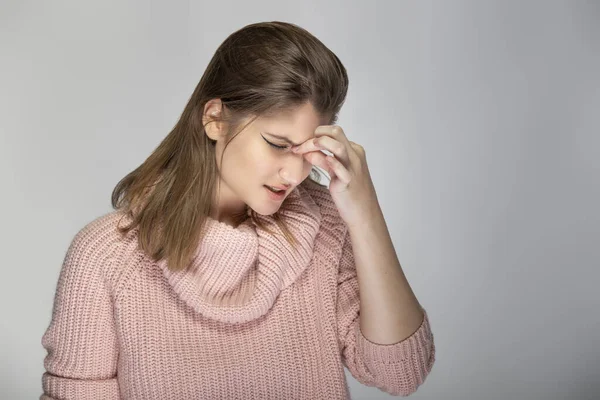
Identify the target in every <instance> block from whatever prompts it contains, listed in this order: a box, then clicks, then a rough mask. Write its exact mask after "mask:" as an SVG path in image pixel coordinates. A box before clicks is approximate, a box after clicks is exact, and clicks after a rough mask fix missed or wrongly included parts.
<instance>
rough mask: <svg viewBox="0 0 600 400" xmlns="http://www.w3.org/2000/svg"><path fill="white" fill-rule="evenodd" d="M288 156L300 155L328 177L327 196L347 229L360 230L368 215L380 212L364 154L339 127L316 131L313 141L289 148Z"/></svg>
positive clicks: (331, 126)
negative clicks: (329, 196)
mask: <svg viewBox="0 0 600 400" xmlns="http://www.w3.org/2000/svg"><path fill="white" fill-rule="evenodd" d="M321 150H327V151H329V152H331V153H332V154H333V155H332V156H329V155H326V154H325V153H323V152H321ZM292 152H294V153H296V154H302V156H303V157H304V158H306V160H308V161H309V162H310V163H311V164H313V165H316V166H318V167H321V168H323V169H324V170H326V171H327V173H328V174H329V176H330V177H331V182H330V184H329V192H330V193H331V197H332V199H333V201H334V203H335V205H336V207H337V209H338V212H339V214H340V217H341V218H342V219H343V220H344V222H345V223H346V225H348V226H349V227H350V226H352V227H355V226H356V227H358V226H361V224H362V223H364V221H365V219H368V218H369V217H370V214H372V213H373V212H375V211H379V210H380V208H379V202H378V200H377V194H376V193H375V187H374V185H373V181H372V180H371V175H370V173H369V168H368V167H367V159H366V155H365V150H364V148H363V147H362V146H361V145H359V144H356V143H354V142H351V141H349V140H348V138H347V137H346V134H345V133H344V131H343V130H342V128H341V127H340V126H338V125H321V126H319V127H317V129H316V130H315V137H314V138H311V139H309V140H307V141H306V142H304V143H302V144H300V145H298V146H295V147H292Z"/></svg>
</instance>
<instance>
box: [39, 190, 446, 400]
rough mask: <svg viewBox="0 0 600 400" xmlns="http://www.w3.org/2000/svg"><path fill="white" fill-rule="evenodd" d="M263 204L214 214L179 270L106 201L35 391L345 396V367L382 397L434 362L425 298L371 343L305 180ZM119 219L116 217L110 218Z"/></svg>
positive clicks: (338, 241) (68, 395)
mask: <svg viewBox="0 0 600 400" xmlns="http://www.w3.org/2000/svg"><path fill="white" fill-rule="evenodd" d="M281 213H282V216H283V218H284V219H285V220H286V222H287V224H288V226H289V227H290V229H291V230H292V232H293V233H294V235H295V236H296V238H297V239H298V240H299V241H300V246H299V248H298V251H296V250H295V249H294V247H292V246H291V245H290V244H289V243H288V242H287V241H286V240H285V238H284V237H283V234H282V232H281V230H280V229H279V228H278V227H277V225H276V224H275V222H274V220H273V218H272V217H271V216H260V215H259V218H260V219H261V220H262V221H263V222H264V223H265V224H266V225H267V226H268V227H270V228H271V229H273V230H274V231H275V232H274V233H273V234H271V233H268V232H266V231H265V230H263V229H261V228H260V227H258V226H257V225H255V224H254V223H253V222H252V220H251V219H250V218H248V219H247V220H246V221H245V222H243V223H242V224H241V225H239V226H238V227H236V228H234V227H232V226H229V225H227V224H225V223H221V222H219V221H216V220H214V219H212V218H210V219H209V220H208V223H207V225H206V226H205V231H204V234H205V236H203V239H202V241H201V243H199V245H198V247H197V251H196V253H195V256H194V258H193V260H192V265H191V266H190V268H189V269H187V270H185V271H178V272H173V271H170V270H169V269H168V268H167V264H166V261H165V260H162V261H159V262H154V261H153V260H152V259H151V258H150V257H149V256H147V255H145V254H143V253H142V252H141V251H140V249H139V248H138V246H137V233H138V231H137V229H134V230H132V231H131V232H129V234H128V235H127V236H125V237H124V238H122V237H121V236H120V234H119V233H118V231H117V225H118V224H123V223H126V222H129V221H128V220H127V217H126V216H124V215H123V214H122V213H121V212H118V211H112V212H110V213H107V214H105V215H103V216H101V217H98V218H96V219H95V220H93V221H91V222H90V223H88V224H87V225H86V226H85V227H83V228H82V229H81V230H80V231H79V232H78V233H77V234H76V235H75V237H74V239H73V241H72V242H71V244H70V246H69V248H68V250H67V252H66V256H65V258H64V261H63V265H62V269H61V271H60V276H59V278H58V284H57V287H56V295H55V298H54V307H53V310H52V318H51V321H50V325H49V327H48V329H47V330H46V332H45V334H44V335H43V337H42V341H41V342H42V345H43V346H44V348H45V349H46V350H47V356H46V357H45V359H44V367H45V369H46V372H45V373H44V374H43V376H42V390H43V394H42V395H41V396H40V399H42V400H50V399H61V400H70V399H77V400H88V399H130V400H153V399H160V400H184V399H228V400H229V399H263V400H264V399H310V400H315V399H328V400H333V399H349V398H350V393H349V389H348V385H347V382H346V377H345V375H344V366H346V367H347V368H348V370H349V371H350V373H351V374H352V376H354V377H355V378H356V379H357V380H358V381H359V382H361V383H363V384H364V385H367V386H372V387H377V388H379V389H380V390H382V391H384V392H387V393H389V394H392V395H399V396H407V395H409V394H411V393H413V392H415V391H416V390H417V388H418V387H419V386H420V385H421V384H422V383H423V382H424V380H425V378H426V376H427V375H428V374H429V372H430V371H431V369H432V367H433V364H434V361H435V344H434V340H433V334H432V332H431V328H430V325H429V320H428V316H427V313H426V311H425V310H423V311H424V313H425V318H424V319H423V322H422V324H421V326H420V327H419V328H418V329H417V331H416V332H414V333H413V334H412V335H411V336H410V337H408V338H407V339H405V340H403V341H401V342H398V343H396V344H390V345H384V344H377V343H373V342H370V341H369V340H367V339H366V338H365V337H364V336H363V335H362V332H361V330H360V325H359V306H360V297H359V286H358V281H357V276H356V268H355V265H354V256H353V253H352V246H351V242H350V237H349V234H348V229H347V227H346V225H345V224H344V222H343V221H342V220H341V218H340V216H339V214H338V212H337V209H336V207H335V204H334V203H333V201H332V199H331V195H330V193H329V190H328V189H327V188H326V187H322V186H319V185H318V184H316V183H313V182H312V181H310V180H309V179H307V180H305V181H304V182H303V183H302V184H301V185H300V186H298V187H296V188H295V189H294V190H293V191H292V192H291V193H290V194H289V195H288V198H287V199H286V200H285V201H284V203H283V204H282V206H281ZM121 218H123V219H122V220H121V221H120V219H121Z"/></svg>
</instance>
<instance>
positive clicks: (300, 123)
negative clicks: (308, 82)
mask: <svg viewBox="0 0 600 400" xmlns="http://www.w3.org/2000/svg"><path fill="white" fill-rule="evenodd" d="M327 122H328V118H326V117H325V116H322V115H319V114H318V113H317V112H316V111H315V109H314V108H313V107H312V105H311V104H310V103H307V104H305V105H303V106H301V107H298V108H295V109H293V110H287V111H282V112H278V113H275V114H274V115H270V116H267V117H261V118H259V119H258V120H257V125H258V127H259V128H260V129H261V130H263V132H265V133H268V134H271V136H279V137H282V138H285V139H288V141H291V142H295V143H302V142H304V141H306V140H308V139H310V138H311V137H313V136H314V132H315V129H317V127H318V126H320V125H325V124H327Z"/></svg>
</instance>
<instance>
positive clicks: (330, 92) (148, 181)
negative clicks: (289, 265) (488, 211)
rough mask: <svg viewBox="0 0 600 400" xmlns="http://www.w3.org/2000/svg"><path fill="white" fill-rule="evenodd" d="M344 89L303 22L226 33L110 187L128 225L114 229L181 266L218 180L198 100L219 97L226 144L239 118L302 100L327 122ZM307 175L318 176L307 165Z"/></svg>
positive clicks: (332, 59) (331, 57) (336, 65)
mask: <svg viewBox="0 0 600 400" xmlns="http://www.w3.org/2000/svg"><path fill="white" fill-rule="evenodd" d="M347 91H348V75H347V73H346V69H345V68H344V66H343V65H342V63H341V61H340V60H339V59H338V57H337V56H336V55H335V54H334V53H333V52H332V51H331V50H329V49H328V48H327V47H326V46H325V45H324V44H323V43H322V42H321V41H320V40H319V39H317V38H316V37H315V36H313V35H312V34H310V33H309V32H308V31H306V30H305V29H303V28H301V27H299V26H297V25H294V24H291V23H285V22H279V21H271V22H261V23H254V24H250V25H247V26H245V27H243V28H241V29H240V30H238V31H236V32H234V33H232V34H231V35H230V36H229V37H227V38H226V39H225V41H224V42H223V43H222V44H221V45H220V46H219V48H218V49H217V50H216V52H215V54H214V56H213V58H212V59H211V60H210V62H209V64H208V66H207V68H206V70H205V72H204V74H203V75H202V78H201V79H200V82H199V83H198V85H197V86H196V88H195V90H194V92H193V93H192V95H191V97H190V99H189V101H188V103H187V105H186V106H185V109H184V110H183V113H182V114H181V117H180V118H179V121H178V122H177V123H176V124H175V127H174V128H173V129H172V130H171V132H170V133H169V134H168V135H167V136H166V137H165V138H164V139H163V140H162V142H161V143H160V144H159V145H158V147H157V148H156V149H155V150H154V151H153V152H152V154H150V156H149V157H148V158H147V159H146V160H145V161H144V162H143V163H142V164H141V165H140V166H138V167H137V168H136V169H135V170H133V171H131V172H130V173H129V174H127V175H126V176H125V177H124V178H123V179H121V180H120V181H119V183H118V184H117V185H116V187H115V188H114V190H113V193H112V206H113V208H114V209H117V210H122V211H123V212H125V213H126V214H127V215H128V216H129V217H131V223H130V225H128V226H126V227H119V231H120V232H121V233H123V234H126V233H127V232H129V231H130V230H131V229H134V228H136V227H138V228H139V233H138V243H139V247H140V249H142V250H143V251H144V252H145V253H146V254H149V255H150V256H151V257H152V258H153V259H154V260H155V261H158V260H160V259H162V258H164V257H166V258H167V259H168V261H169V262H168V267H169V268H170V269H171V270H173V271H177V270H182V269H185V268H186V267H187V266H188V265H189V263H190V261H191V259H192V257H193V254H194V252H195V250H196V247H197V245H198V242H199V240H200V239H201V234H202V227H203V226H204V223H205V220H206V218H207V216H208V215H210V210H211V207H213V194H214V190H215V185H216V183H217V181H218V168H217V163H216V153H215V145H214V143H215V142H214V141H213V140H212V139H210V138H209V137H208V136H207V135H206V134H205V131H204V126H203V123H202V117H203V115H204V108H205V107H204V106H205V105H206V103H207V102H208V101H209V100H211V99H220V100H221V102H222V107H223V112H222V113H221V118H223V121H224V122H226V125H227V138H228V140H227V142H226V143H227V144H228V143H229V142H230V141H231V140H232V139H233V138H234V137H235V136H236V135H237V133H239V132H240V131H241V130H243V129H244V128H245V126H246V125H243V126H242V128H241V129H239V128H240V126H241V125H242V122H245V121H247V120H249V122H247V123H250V122H252V121H253V120H254V119H255V118H257V117H262V116H265V117H269V116H273V115H276V114H278V113H281V112H286V111H290V110H293V109H295V108H296V107H299V106H301V105H303V104H305V103H306V102H310V103H311V104H312V106H313V107H314V109H315V110H316V112H317V113H318V114H319V115H320V116H323V117H325V118H328V120H329V124H330V125H333V124H335V122H336V121H337V114H338V113H339V110H340V109H341V107H342V105H343V103H344V101H345V98H346V93H347ZM225 111H226V112H225ZM235 131H238V132H237V133H236V134H233V132H235ZM225 147H226V146H225ZM221 160H222V158H221ZM310 176H311V177H312V178H313V179H311V180H312V181H314V182H316V183H319V182H320V179H319V175H318V173H317V174H315V169H314V168H313V169H312V170H311V175H310ZM250 211H251V214H250V216H251V218H252V220H253V221H254V222H256V223H257V224H258V225H259V226H261V227H263V224H261V223H260V221H258V219H257V218H256V216H255V215H254V212H253V211H252V210H250ZM273 218H274V220H275V221H276V223H277V225H278V226H279V227H280V228H281V230H282V231H283V232H284V235H285V237H286V239H287V240H288V241H289V242H290V243H293V244H297V241H296V238H294V237H293V236H292V235H291V234H290V231H289V229H288V228H287V227H286V226H285V224H284V222H283V221H282V220H281V219H280V215H279V213H278V212H276V213H275V214H273Z"/></svg>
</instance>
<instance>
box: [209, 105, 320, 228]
mask: <svg viewBox="0 0 600 400" xmlns="http://www.w3.org/2000/svg"><path fill="white" fill-rule="evenodd" d="M220 111H221V103H220V102H218V100H217V101H215V102H213V103H211V102H209V103H207V104H206V107H205V116H207V115H208V116H210V115H211V114H213V115H215V113H216V115H217V116H218V115H219V113H220ZM326 123H327V121H326V120H325V119H324V118H321V117H319V116H318V115H317V113H316V112H315V110H314V108H313V107H312V105H311V104H310V103H306V104H305V105H303V106H301V107H299V108H297V109H295V110H294V111H293V112H290V113H285V114H283V113H282V114H280V115H277V116H275V117H270V118H257V119H255V120H254V121H253V122H252V123H250V124H249V125H247V126H246V127H245V128H244V130H242V131H241V132H240V133H238V134H237V136H235V138H234V139H233V140H232V141H231V142H230V143H229V144H228V145H227V148H226V149H225V152H224V156H223V164H221V162H220V161H221V155H222V154H223V149H224V147H225V137H224V136H223V135H224V133H225V132H224V129H223V128H222V127H220V126H219V125H218V124H216V123H210V124H208V125H207V126H206V134H207V135H208V136H209V137H210V138H211V139H213V140H216V141H217V143H216V157H217V165H218V168H219V174H220V176H219V182H218V185H217V188H216V190H217V206H216V207H215V210H214V212H213V215H211V216H212V217H213V218H215V219H217V220H219V221H228V220H230V219H231V218H232V216H233V215H234V214H237V213H240V212H243V211H244V209H245V208H246V205H247V206H249V207H250V208H252V209H253V210H254V211H255V212H257V213H258V214H261V215H271V214H273V213H275V212H276V211H277V210H278V209H279V207H280V206H281V204H282V202H283V200H284V199H285V198H286V197H287V196H288V195H289V193H290V192H291V191H292V190H293V189H294V188H295V187H296V186H297V185H299V184H300V183H301V182H302V181H303V180H304V179H306V178H307V177H308V175H309V174H310V170H311V168H312V164H311V163H310V162H309V161H307V160H306V159H305V158H304V156H303V155H302V154H294V153H292V152H291V150H290V148H291V147H292V146H293V145H298V144H301V143H303V142H305V141H306V140H309V139H311V138H313V137H314V132H315V130H316V129H317V127H318V126H320V125H325V124H326ZM265 185H268V186H275V187H286V189H285V192H284V194H283V195H282V196H275V195H273V193H272V192H271V191H270V190H269V189H267V188H266V187H265Z"/></svg>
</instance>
